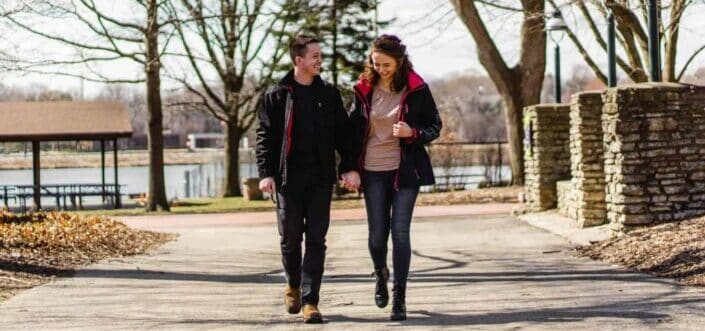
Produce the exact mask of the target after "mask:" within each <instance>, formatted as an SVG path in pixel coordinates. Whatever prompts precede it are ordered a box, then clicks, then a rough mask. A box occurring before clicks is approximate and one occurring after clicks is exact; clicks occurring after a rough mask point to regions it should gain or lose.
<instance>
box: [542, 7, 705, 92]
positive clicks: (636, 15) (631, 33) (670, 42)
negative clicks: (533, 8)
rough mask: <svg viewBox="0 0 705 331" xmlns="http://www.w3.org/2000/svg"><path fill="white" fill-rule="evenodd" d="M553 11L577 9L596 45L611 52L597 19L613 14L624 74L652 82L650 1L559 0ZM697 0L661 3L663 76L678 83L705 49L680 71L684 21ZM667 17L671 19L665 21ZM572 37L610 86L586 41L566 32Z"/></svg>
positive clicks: (582, 53)
mask: <svg viewBox="0 0 705 331" xmlns="http://www.w3.org/2000/svg"><path fill="white" fill-rule="evenodd" d="M548 1H549V2H550V3H551V5H552V7H553V8H556V9H565V8H575V9H577V12H578V13H579V14H576V16H579V17H576V18H577V19H582V20H584V21H585V22H586V24H587V26H588V28H589V29H590V31H591V32H592V35H593V36H594V38H595V40H594V41H595V42H597V44H598V45H599V46H600V48H601V49H602V50H603V51H605V52H606V51H607V43H606V41H605V39H604V38H603V37H602V35H603V34H604V31H601V30H600V29H599V28H598V23H597V21H596V18H595V16H596V15H597V17H600V19H601V20H605V19H606V18H607V15H608V13H609V12H610V11H611V12H612V13H613V15H614V18H615V24H616V31H617V33H618V38H617V41H618V43H619V45H620V47H621V48H622V49H623V51H624V54H625V56H626V58H624V57H622V56H620V55H617V58H616V61H617V65H618V66H619V68H620V69H622V71H624V72H625V73H626V74H627V76H628V77H629V79H630V80H631V81H633V82H645V81H647V80H648V78H649V77H648V75H647V72H649V69H648V68H649V66H650V64H649V54H648V49H649V47H648V45H649V41H648V35H647V22H648V20H647V11H646V6H647V5H646V1H628V0H607V1H572V0H571V1H566V2H565V3H563V4H557V2H556V1H555V0H548ZM695 2H696V1H695V0H671V1H659V2H658V4H659V8H658V9H657V10H658V14H659V31H660V38H659V40H660V42H661V43H663V50H664V56H663V59H664V61H663V68H662V77H663V80H664V81H668V82H677V81H680V80H681V79H682V78H683V75H684V74H685V72H686V70H687V69H688V67H689V66H690V65H691V64H692V62H693V60H694V59H695V57H696V56H698V55H699V54H700V53H701V52H702V51H703V50H705V45H703V46H701V47H700V48H698V49H697V50H696V51H694V52H693V53H692V54H691V55H690V56H689V57H688V60H687V61H686V62H685V63H684V64H683V65H682V67H681V69H680V71H679V70H678V69H677V66H676V55H677V52H678V37H679V32H680V22H681V19H682V18H683V14H684V13H685V11H686V10H687V9H688V7H690V6H692V5H693V4H695ZM664 16H665V17H667V19H664ZM566 33H567V36H568V38H569V39H570V40H571V41H572V42H573V44H574V45H575V46H576V48H577V49H578V51H579V52H580V54H581V56H582V57H583V59H584V60H585V62H586V63H587V64H588V66H589V67H590V68H591V69H592V70H593V72H595V75H596V76H597V77H598V78H599V79H600V80H601V81H602V82H603V83H605V84H606V83H607V76H606V75H605V74H604V73H603V72H602V70H601V69H600V68H599V67H598V66H597V64H596V63H595V60H594V59H593V58H592V57H591V54H590V53H589V52H588V51H587V50H586V46H585V45H584V43H585V40H581V39H580V38H578V37H577V36H576V34H575V31H573V30H572V29H568V31H566Z"/></svg>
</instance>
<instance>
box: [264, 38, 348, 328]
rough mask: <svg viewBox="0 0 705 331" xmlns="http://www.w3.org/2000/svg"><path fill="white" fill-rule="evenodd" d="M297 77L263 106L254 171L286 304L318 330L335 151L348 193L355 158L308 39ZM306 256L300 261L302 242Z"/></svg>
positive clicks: (297, 50)
mask: <svg viewBox="0 0 705 331" xmlns="http://www.w3.org/2000/svg"><path fill="white" fill-rule="evenodd" d="M289 55H290V57H291V61H292V63H293V65H294V68H293V70H291V71H289V73H287V75H286V76H285V77H284V79H282V80H281V81H280V82H279V83H278V84H276V85H274V86H272V87H271V88H269V89H268V90H267V91H266V92H265V93H264V94H263V95H262V97H261V98H260V100H259V105H258V110H257V116H258V119H259V127H258V128H257V166H258V170H259V176H260V178H262V179H261V181H260V184H259V187H260V189H261V190H262V191H263V192H266V193H269V194H270V195H272V196H276V203H277V219H278V225H279V235H280V239H281V240H280V244H281V253H282V263H283V265H284V271H285V272H286V278H287V282H288V286H287V289H286V291H285V293H284V304H285V306H286V310H287V311H288V312H289V313H290V314H297V313H299V312H300V311H301V310H302V306H303V319H304V322H306V323H321V322H322V321H323V317H322V315H321V312H320V311H319V310H318V301H319V297H318V294H319V291H320V288H321V279H322V277H323V263H324V258H325V250H326V246H325V241H326V239H325V238H326V233H327V232H328V224H329V223H330V203H331V197H332V189H333V184H334V183H335V182H336V180H337V176H336V171H335V159H336V158H335V150H337V151H338V154H340V157H341V162H340V165H339V167H338V173H341V174H342V175H341V178H342V180H343V185H344V186H346V187H350V188H357V187H359V185H360V176H359V173H358V165H357V162H356V160H355V159H354V157H353V154H354V153H353V152H352V151H351V148H352V144H353V141H352V139H351V137H352V136H351V133H350V132H351V131H350V130H351V128H350V125H349V124H348V117H347V113H346V112H345V109H344V108H343V102H342V100H341V98H340V92H339V91H338V90H337V89H336V88H335V87H333V86H332V85H331V84H329V83H327V82H324V81H323V80H322V79H321V77H320V76H319V74H320V70H321V60H322V59H321V47H320V45H319V43H318V41H317V40H316V39H315V38H313V37H310V36H305V35H300V36H296V37H294V38H293V39H292V41H291V42H290V43H289ZM303 237H305V245H306V250H305V254H304V256H303V263H302V257H301V255H302V254H301V242H302V240H303Z"/></svg>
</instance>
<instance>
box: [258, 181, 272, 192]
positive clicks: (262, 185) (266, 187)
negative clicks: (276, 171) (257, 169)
mask: <svg viewBox="0 0 705 331" xmlns="http://www.w3.org/2000/svg"><path fill="white" fill-rule="evenodd" d="M259 190H260V191H262V192H264V193H269V194H270V195H273V194H274V178H272V177H267V178H263V179H262V180H260V181H259Z"/></svg>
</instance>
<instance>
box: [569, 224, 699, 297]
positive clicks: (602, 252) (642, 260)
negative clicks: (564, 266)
mask: <svg viewBox="0 0 705 331" xmlns="http://www.w3.org/2000/svg"><path fill="white" fill-rule="evenodd" d="M578 253H579V254H580V255H582V256H588V257H591V258H593V259H596V260H602V261H607V262H610V263H615V264H619V265H622V266H625V267H627V268H629V269H634V270H637V271H641V272H646V273H649V274H652V275H655V276H659V277H668V278H675V279H676V280H678V281H679V282H680V283H682V284H687V285H698V286H705V217H699V218H695V219H691V220H686V221H681V222H674V223H667V224H661V225H656V226H652V227H647V228H643V229H638V230H633V231H631V232H628V233H626V234H624V235H622V236H619V237H615V238H611V239H608V240H605V241H602V242H599V243H595V244H592V245H590V246H583V247H580V248H578Z"/></svg>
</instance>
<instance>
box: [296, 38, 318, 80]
mask: <svg viewBox="0 0 705 331" xmlns="http://www.w3.org/2000/svg"><path fill="white" fill-rule="evenodd" d="M322 62H323V58H322V56H321V46H320V45H319V44H318V43H311V44H308V45H306V54H304V56H297V57H296V64H295V65H296V67H297V68H298V69H299V70H301V72H303V73H307V74H310V75H312V76H315V75H318V74H320V73H321V63H322Z"/></svg>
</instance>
